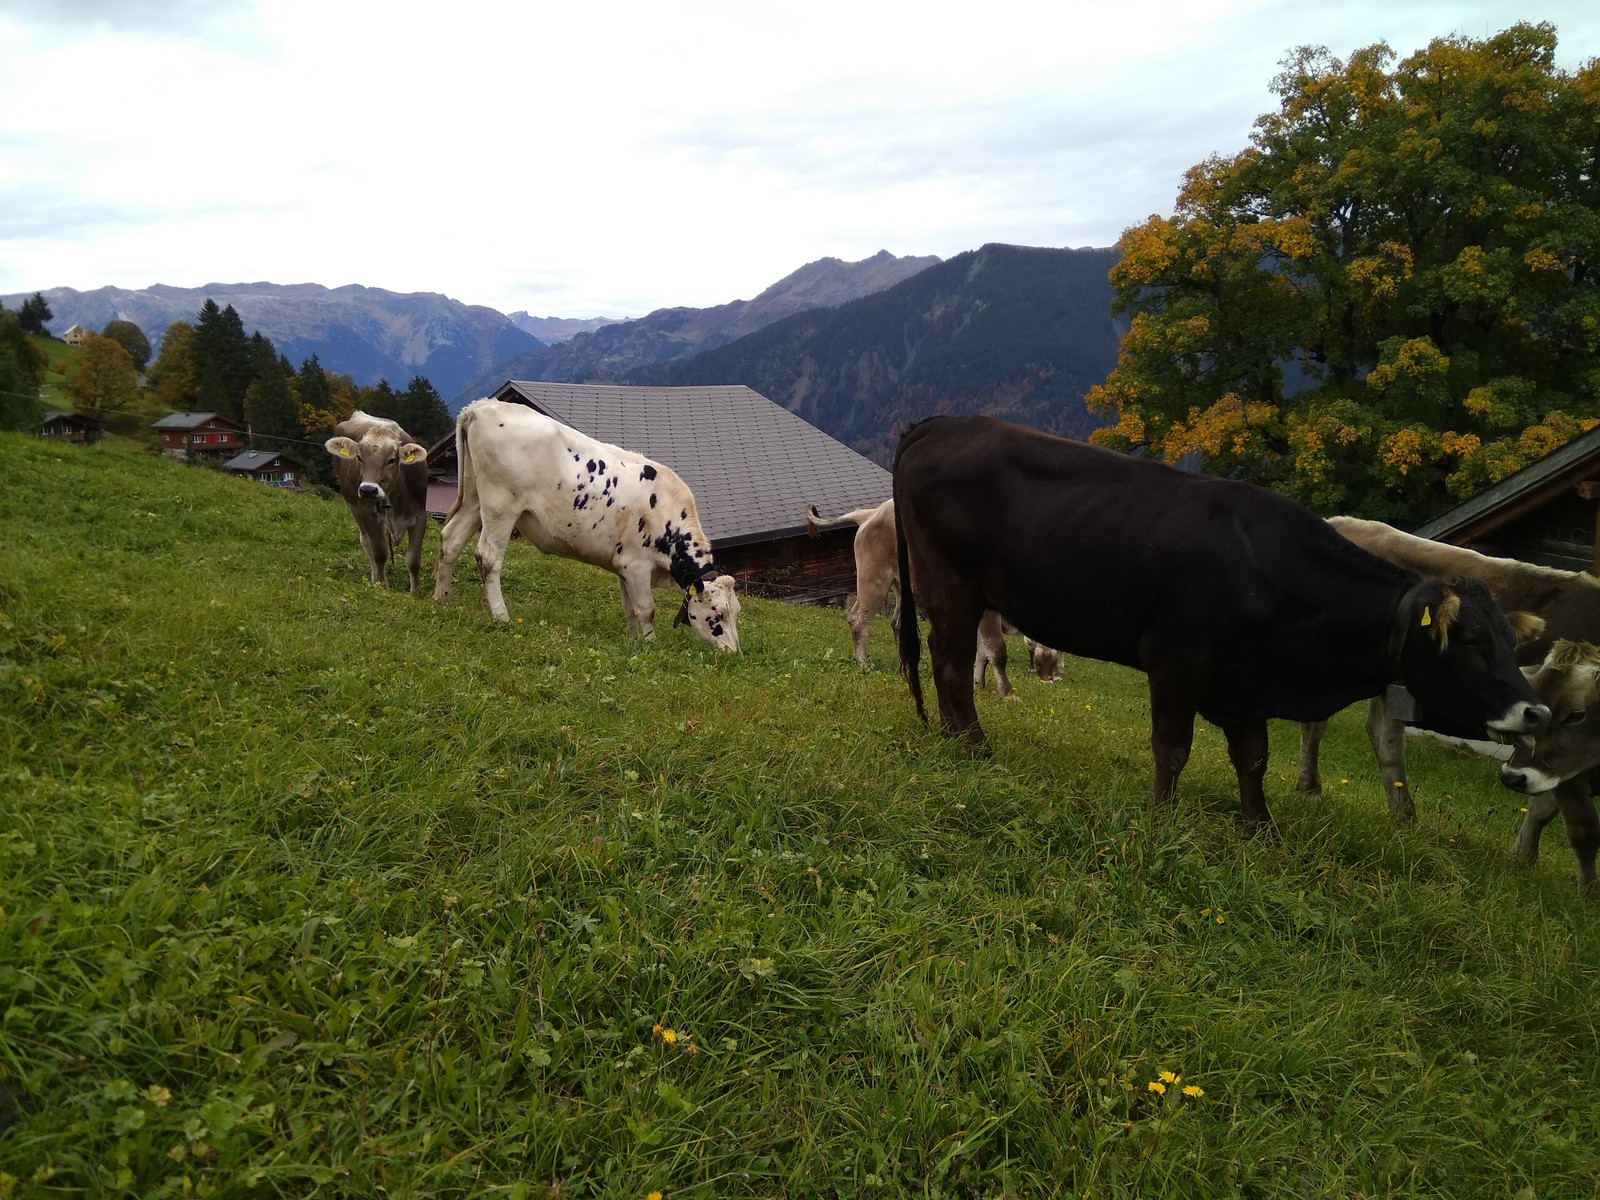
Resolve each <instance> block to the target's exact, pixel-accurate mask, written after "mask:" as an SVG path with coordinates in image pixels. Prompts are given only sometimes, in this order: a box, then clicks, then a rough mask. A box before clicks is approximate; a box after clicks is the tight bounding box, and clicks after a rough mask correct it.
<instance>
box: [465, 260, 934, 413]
mask: <svg viewBox="0 0 1600 1200" xmlns="http://www.w3.org/2000/svg"><path fill="white" fill-rule="evenodd" d="M938 262H939V258H938V256H936V255H928V256H926V257H921V258H918V257H912V256H906V257H896V256H895V255H893V254H890V253H889V252H888V251H887V250H880V251H878V253H876V254H874V255H873V256H872V257H871V258H864V259H862V260H860V261H859V262H853V263H847V262H843V261H841V260H839V259H837V258H820V259H818V260H817V261H816V262H812V263H807V264H806V265H805V266H803V267H801V268H800V269H799V270H798V271H794V272H792V273H790V274H788V275H785V276H784V277H783V278H782V279H780V280H778V282H777V283H775V284H773V285H772V286H771V287H769V288H767V289H766V290H765V291H763V292H762V293H761V294H760V295H759V296H757V297H756V298H755V299H754V300H731V301H729V302H728V303H727V304H719V305H716V306H715V307H713V308H661V309H657V310H656V311H655V312H653V313H650V314H649V315H648V316H644V317H640V318H639V319H638V320H635V321H619V322H615V323H612V324H608V325H605V326H603V327H601V328H599V329H595V330H593V331H590V332H584V333H578V334H577V335H576V336H574V337H572V338H570V339H568V340H566V341H563V342H561V343H560V344H558V345H552V346H546V347H542V348H540V349H535V350H529V351H527V352H526V353H523V354H519V355H517V356H515V357H514V358H510V359H508V360H506V361H505V362H500V363H496V364H494V367H493V369H492V370H489V371H486V372H484V374H483V375H481V376H479V377H478V378H477V379H474V380H473V381H472V382H471V383H470V384H468V385H467V386H466V387H465V388H463V389H462V390H461V391H459V392H457V393H454V394H453V395H452V393H450V392H448V391H445V389H444V388H442V387H441V388H439V391H440V393H441V394H443V395H445V396H447V397H451V399H450V401H449V403H450V407H451V408H453V409H456V408H460V407H461V406H462V405H464V404H466V403H467V402H468V401H471V400H475V399H477V398H478V397H479V396H487V395H488V394H489V393H490V392H492V391H494V390H495V389H496V388H497V387H499V386H500V385H501V384H502V383H504V382H505V381H506V380H507V379H534V380H542V381H544V382H546V383H623V382H627V381H628V380H629V379H630V378H631V377H632V375H633V374H634V373H635V372H637V371H639V370H641V369H643V368H645V367H648V366H652V365H654V364H656V363H661V362H669V361H671V360H673V359H678V358H684V357H687V356H689V355H693V354H701V353H704V352H705V351H707V350H713V349H715V348H717V347H718V346H726V345H728V344H729V343H730V342H734V341H737V340H738V339H739V338H742V337H746V336H748V335H749V334H752V333H755V332H756V331H757V330H760V329H765V328H766V327H767V326H768V325H771V324H772V323H773V322H774V321H781V320H783V319H784V318H785V317H789V316H793V315H794V314H795V313H799V312H804V311H807V310H811V309H817V308H823V307H828V306H831V305H837V304H844V303H846V302H848V301H851V300H855V299H858V298H859V297H862V296H867V295H871V294H872V293H874V292H879V291H882V290H883V289H884V288H887V287H892V286H893V285H895V284H897V283H900V282H901V281H902V280H905V279H909V278H910V277H911V276H913V275H916V274H918V273H920V272H922V271H924V270H926V269H927V268H929V267H931V266H934V265H936V264H937V263H938ZM435 386H437V385H435Z"/></svg>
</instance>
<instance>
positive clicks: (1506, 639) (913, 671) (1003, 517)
mask: <svg viewBox="0 0 1600 1200" xmlns="http://www.w3.org/2000/svg"><path fill="white" fill-rule="evenodd" d="M894 500H895V514H896V521H897V524H898V526H899V536H898V539H897V542H898V554H899V561H900V571H901V574H902V576H904V575H907V574H908V573H909V574H911V575H914V577H915V578H916V580H917V587H916V590H915V592H914V593H910V594H907V595H906V596H904V597H903V599H902V615H901V619H900V639H899V645H900V663H901V668H902V670H903V671H904V672H905V675H906V681H907V684H908V685H909V687H910V690H911V695H912V698H913V699H914V700H915V702H916V706H917V712H918V714H919V715H922V716H923V717H924V719H926V714H925V711H924V709H923V703H922V685H921V680H920V679H919V677H918V661H917V660H918V658H919V657H920V654H921V646H920V644H919V641H920V639H919V638H918V634H917V618H916V607H917V605H918V604H921V605H923V606H924V607H925V608H926V610H927V613H928V625H929V634H928V649H929V654H930V657H931V658H932V662H933V676H934V685H935V687H936V689H937V691H938V696H939V716H940V724H941V727H942V728H943V730H944V731H945V732H946V733H947V734H951V735H955V736H959V737H962V738H964V739H966V740H967V741H968V742H969V743H971V744H973V745H974V746H975V747H983V746H986V745H987V742H986V739H985V737H984V733H983V729H982V727H981V726H980V725H979V724H978V714H977V711H976V710H975V709H974V707H973V703H972V688H971V686H970V683H969V680H968V678H967V670H966V664H967V663H969V662H970V661H971V660H972V654H973V646H974V641H975V636H976V629H977V624H978V619H979V617H980V616H981V615H982V613H983V610H984V609H986V608H993V609H996V610H997V611H999V612H1000V613H1002V614H1003V615H1004V616H1005V618H1006V619H1007V620H1009V621H1011V622H1012V623H1013V624H1014V625H1016V626H1017V628H1019V629H1021V630H1022V631H1023V632H1024V633H1025V634H1027V635H1028V636H1029V637H1032V638H1036V639H1038V640H1039V641H1042V642H1045V643H1046V644H1047V645H1051V646H1057V647H1059V648H1060V649H1061V650H1062V652H1063V653H1066V654H1077V655H1082V656H1085V657H1088V658H1097V659H1102V660H1104V661H1107V662H1114V663H1121V664H1123V665H1126V666H1130V667H1136V668H1138V669H1139V670H1142V671H1144V672H1145V673H1146V675H1147V676H1148V677H1149V685H1150V715H1151V737H1150V741H1151V748H1152V750H1153V751H1154V757H1155V799H1156V802H1157V803H1158V804H1166V803H1170V802H1171V801H1172V799H1173V796H1174V790H1175V788H1176V785H1177V780H1178V775H1179V773H1180V772H1181V771H1182V770H1183V767H1184V764H1185V763H1186V762H1187V761H1188V758H1189V749H1190V744H1191V742H1192V740H1193V736H1194V718H1195V716H1196V714H1198V715H1200V716H1202V717H1204V718H1205V719H1206V720H1208V721H1210V722H1211V723H1212V724H1214V725H1217V726H1220V727H1221V729H1222V731H1223V733H1224V734H1225V735H1226V737H1227V741H1228V756H1229V758H1230V759H1231V760H1232V762H1233V767H1234V771H1235V774H1236V775H1237V776H1238V780H1239V794H1240V806H1241V811H1242V812H1243V814H1244V815H1245V817H1247V818H1249V819H1251V820H1253V821H1257V822H1261V823H1265V822H1267V821H1268V820H1270V816H1269V813H1268V810H1267V803H1266V797H1265V795H1264V793H1263V791H1262V786H1261V784H1262V778H1263V776H1264V774H1265V772H1266V760H1267V720H1268V718H1270V717H1287V718H1290V719H1292V720H1298V721H1306V720H1320V719H1323V718H1325V717H1327V716H1328V715H1329V714H1330V713H1333V712H1336V711H1337V710H1339V709H1341V708H1343V707H1344V706H1345V705H1347V704H1350V703H1351V702H1353V701H1355V700H1358V699H1361V698H1362V697H1365V696H1371V695H1373V694H1374V693H1375V692H1378V691H1380V690H1382V689H1383V687H1384V686H1385V685H1386V684H1389V683H1392V682H1398V683H1400V684H1402V685H1404V686H1405V687H1406V688H1408V689H1409V690H1410V692H1411V693H1412V694H1413V695H1414V696H1415V698H1416V701H1417V703H1418V705H1419V708H1420V711H1419V713H1418V716H1417V718H1416V719H1417V721H1418V722H1419V723H1421V724H1424V725H1426V726H1427V727H1429V728H1432V729H1437V730H1439V731H1441V732H1444V733H1449V734H1454V735H1456V736H1483V734H1484V732H1485V730H1486V729H1494V730H1504V731H1506V732H1508V733H1518V734H1520V733H1531V732H1535V731H1537V730H1539V729H1541V728H1543V726H1544V724H1545V722H1546V721H1547V720H1548V719H1549V715H1550V714H1549V710H1548V709H1546V708H1545V707H1544V706H1543V705H1541V704H1539V703H1538V701H1537V699H1536V698H1535V697H1534V695H1533V691H1532V689H1531V688H1530V687H1529V684H1528V681H1527V680H1526V679H1524V678H1523V677H1522V674H1521V672H1520V671H1518V670H1517V668H1516V662H1515V659H1514V658H1513V655H1512V633H1511V628H1510V625H1509V623H1508V622H1507V620H1506V617H1505V615H1504V614H1502V613H1501V612H1500V610H1499V609H1497V608H1496V607H1495V606H1494V603H1493V602H1492V601H1491V600H1490V598H1489V593H1488V589H1486V588H1485V587H1484V586H1483V584H1481V583H1479V582H1477V581H1476V580H1470V579H1468V580H1462V581H1459V582H1456V583H1447V582H1444V581H1440V580H1436V579H1435V580H1430V579H1423V578H1420V577H1419V576H1417V575H1416V574H1414V573H1412V572H1410V571H1405V570H1402V569H1401V568H1399V567H1396V566H1394V565H1393V564H1391V563H1387V562H1384V561H1383V560H1382V559H1380V558H1377V557H1376V556H1374V555H1371V554H1368V553H1367V552H1366V551H1364V550H1361V549H1360V548H1359V547H1357V546H1355V545H1354V544H1353V543H1351V542H1349V541H1346V540H1345V539H1344V538H1342V537H1340V536H1339V535H1338V534H1336V533H1335V532H1334V531H1333V530H1332V529H1330V528H1329V527H1328V526H1327V525H1326V524H1325V523H1324V522H1323V521H1322V520H1321V519H1320V518H1318V517H1317V516H1316V515H1315V514H1314V513H1312V512H1311V511H1310V510H1309V509H1306V508H1304V507H1302V506H1301V505H1299V504H1296V503H1294V502H1293V501H1292V500H1288V499H1286V498H1285V497H1283V496H1280V495H1278V494H1276V493H1274V492H1270V491H1267V490H1266V489H1264V488H1259V487H1255V486H1253V485H1251V484H1247V483H1241V482H1238V481H1235V480H1227V479H1214V478H1207V477H1203V476H1197V475H1188V474H1185V473H1183V472H1182V471H1178V470H1175V469H1174V468H1172V467H1168V466H1164V465H1162V464H1160V463H1156V462H1150V461H1146V460H1142V459H1137V458H1132V457H1129V456H1127V455H1123V454H1116V453H1113V452H1112V451H1110V450H1104V449H1101V448H1099V447H1096V446H1090V445H1086V444H1084V443H1081V442H1070V441H1066V440H1064V439H1062V438H1057V437H1052V436H1050V435H1049V434H1044V433H1040V432H1037V431H1035V430H1031V429H1026V428H1023V427H1021V426H1017V425H1009V424H1006V423H1004V422H1000V421H995V420H992V419H990V418H985V417H963V418H956V417H933V418H931V419H929V420H926V421H923V422H921V423H920V424H918V425H915V426H913V427H912V428H911V429H910V430H909V431H908V432H907V433H906V434H905V435H904V436H903V437H902V438H901V440H900V447H899V450H898V451H897V453H896V455H895V468H894Z"/></svg>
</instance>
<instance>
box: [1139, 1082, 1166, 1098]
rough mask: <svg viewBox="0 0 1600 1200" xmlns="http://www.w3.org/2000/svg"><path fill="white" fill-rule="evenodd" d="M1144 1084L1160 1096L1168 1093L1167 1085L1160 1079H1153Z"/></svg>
mask: <svg viewBox="0 0 1600 1200" xmlns="http://www.w3.org/2000/svg"><path fill="white" fill-rule="evenodd" d="M1144 1086H1145V1087H1146V1088H1148V1089H1149V1090H1150V1091H1152V1092H1154V1093H1155V1094H1156V1095H1158V1096H1165V1095H1166V1094H1167V1085H1166V1084H1164V1083H1162V1082H1161V1081H1160V1080H1159V1079H1152V1080H1151V1081H1150V1082H1149V1083H1147V1084H1145V1085H1144Z"/></svg>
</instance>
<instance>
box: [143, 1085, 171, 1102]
mask: <svg viewBox="0 0 1600 1200" xmlns="http://www.w3.org/2000/svg"><path fill="white" fill-rule="evenodd" d="M144 1098H145V1099H146V1100H148V1101H150V1103H151V1104H154V1105H155V1106H156V1107H157V1108H165V1107H166V1106H167V1105H168V1104H170V1103H172V1093H171V1092H169V1091H167V1089H166V1088H164V1087H162V1086H161V1085H160V1084H159V1083H152V1084H151V1085H150V1086H149V1087H147V1088H145V1090H144Z"/></svg>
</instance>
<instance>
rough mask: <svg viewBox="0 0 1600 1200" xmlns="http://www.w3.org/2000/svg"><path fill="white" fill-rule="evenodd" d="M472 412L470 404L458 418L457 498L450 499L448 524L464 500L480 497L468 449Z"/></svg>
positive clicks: (459, 509)
mask: <svg viewBox="0 0 1600 1200" xmlns="http://www.w3.org/2000/svg"><path fill="white" fill-rule="evenodd" d="M471 412H472V406H471V405H470V404H469V405H468V406H467V407H466V408H464V409H462V410H461V415H460V416H458V417H457V418H456V498H455V499H454V500H452V501H450V511H449V512H447V513H445V515H444V523H445V524H446V525H448V524H449V523H450V518H451V517H453V516H455V515H456V513H458V512H459V511H461V505H462V503H463V502H464V501H466V500H468V499H471V500H472V501H474V502H476V501H477V498H478V480H477V477H476V476H475V475H474V474H473V473H472V453H471V451H470V450H468V449H467V427H468V426H469V425H470V424H471V420H470V418H469V414H470V413H471Z"/></svg>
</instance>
